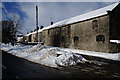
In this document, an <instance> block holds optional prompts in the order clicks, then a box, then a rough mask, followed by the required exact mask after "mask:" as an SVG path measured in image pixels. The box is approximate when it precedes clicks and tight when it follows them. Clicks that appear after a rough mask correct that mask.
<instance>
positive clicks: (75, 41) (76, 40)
mask: <svg viewBox="0 0 120 80" xmlns="http://www.w3.org/2000/svg"><path fill="white" fill-rule="evenodd" d="M78 42H79V37H77V36H75V37H74V44H75V45H77V44H78Z"/></svg>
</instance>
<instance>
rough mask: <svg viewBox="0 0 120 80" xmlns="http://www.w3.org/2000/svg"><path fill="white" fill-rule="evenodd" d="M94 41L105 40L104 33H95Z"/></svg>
mask: <svg viewBox="0 0 120 80" xmlns="http://www.w3.org/2000/svg"><path fill="white" fill-rule="evenodd" d="M96 41H97V42H104V41H105V36H104V35H97V36H96Z"/></svg>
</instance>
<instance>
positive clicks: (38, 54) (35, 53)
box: [0, 44, 87, 67]
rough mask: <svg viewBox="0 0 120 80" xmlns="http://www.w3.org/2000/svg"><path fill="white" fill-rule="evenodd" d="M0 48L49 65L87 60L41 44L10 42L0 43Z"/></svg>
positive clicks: (56, 65) (64, 64)
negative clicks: (16, 43) (15, 43)
mask: <svg viewBox="0 0 120 80" xmlns="http://www.w3.org/2000/svg"><path fill="white" fill-rule="evenodd" d="M0 49H1V50H4V51H7V52H8V53H10V54H12V55H15V56H18V57H21V58H24V59H27V60H29V61H32V62H36V63H39V64H43V65H46V66H50V67H60V66H68V65H76V64H77V63H85V61H87V60H86V59H85V58H84V57H82V56H81V55H79V54H75V53H72V52H67V51H64V50H61V49H60V48H55V47H48V46H45V45H41V44H38V45H35V46H31V45H27V46H26V45H15V46H11V45H10V44H9V45H6V44H1V46H0Z"/></svg>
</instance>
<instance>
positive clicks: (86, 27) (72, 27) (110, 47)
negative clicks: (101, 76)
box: [23, 3, 120, 53]
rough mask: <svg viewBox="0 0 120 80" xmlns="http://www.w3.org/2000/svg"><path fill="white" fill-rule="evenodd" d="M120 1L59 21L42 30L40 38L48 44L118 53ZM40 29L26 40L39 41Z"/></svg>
mask: <svg viewBox="0 0 120 80" xmlns="http://www.w3.org/2000/svg"><path fill="white" fill-rule="evenodd" d="M119 21H120V4H119V3H114V4H112V5H109V6H106V7H103V8H100V9H98V10H94V11H91V12H88V13H85V14H82V15H78V16H76V17H73V18H69V19H66V20H63V21H60V22H57V23H55V24H53V25H50V26H48V27H44V28H43V29H40V30H38V41H39V42H44V43H45V45H48V46H55V47H64V48H75V49H81V50H89V51H97V52H108V53H116V52H120V44H118V43H115V42H111V40H114V41H115V40H120V23H119ZM35 35H36V32H33V33H30V34H27V35H25V36H24V37H23V41H24V42H25V41H26V42H36V40H35V39H36V38H35V37H36V36H35Z"/></svg>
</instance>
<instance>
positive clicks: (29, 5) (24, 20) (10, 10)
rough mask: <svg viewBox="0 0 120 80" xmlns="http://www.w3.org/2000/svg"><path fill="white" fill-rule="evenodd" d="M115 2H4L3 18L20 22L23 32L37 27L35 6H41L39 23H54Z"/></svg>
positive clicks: (40, 24)
mask: <svg viewBox="0 0 120 80" xmlns="http://www.w3.org/2000/svg"><path fill="white" fill-rule="evenodd" d="M113 3H114V2H2V20H9V19H11V20H14V21H15V22H19V24H20V31H21V32H22V33H23V34H26V33H27V32H31V31H33V30H34V29H35V28H36V25H35V24H36V21H35V20H36V17H35V14H36V13H35V6H36V5H37V6H38V8H39V12H38V16H39V22H38V25H39V27H40V26H44V27H47V26H49V25H50V22H51V21H53V23H55V22H58V21H61V20H64V19H67V18H71V17H75V16H78V15H80V14H84V13H87V12H90V11H92V10H96V9H99V8H102V7H104V6H107V5H110V4H113Z"/></svg>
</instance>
